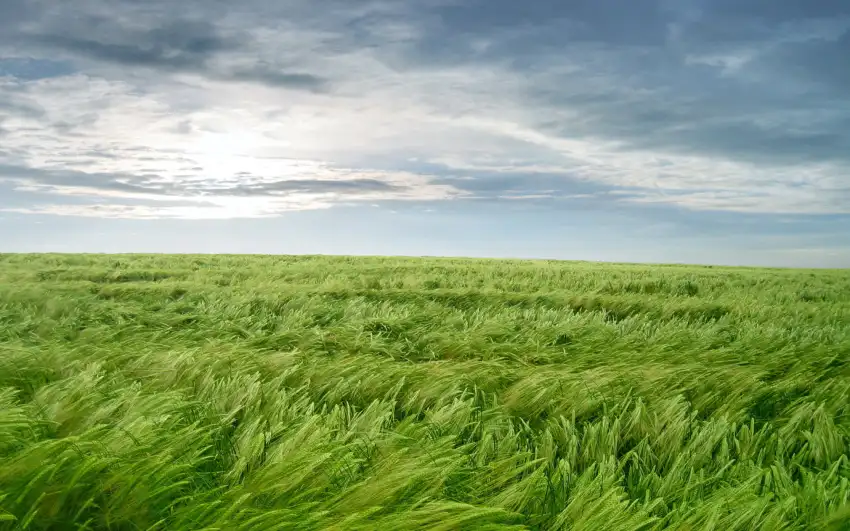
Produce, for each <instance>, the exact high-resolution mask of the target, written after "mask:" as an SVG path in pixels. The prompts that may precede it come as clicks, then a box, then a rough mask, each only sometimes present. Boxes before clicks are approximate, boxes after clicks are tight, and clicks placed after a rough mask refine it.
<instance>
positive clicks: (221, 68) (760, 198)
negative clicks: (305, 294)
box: [0, 0, 850, 267]
mask: <svg viewBox="0 0 850 531" xmlns="http://www.w3.org/2000/svg"><path fill="white" fill-rule="evenodd" d="M0 251H109V252H113V251H121V252H124V251H140V252H141V251H153V252H259V253H329V254H338V253H346V254H393V255H396V254H412V255H466V256H494V257H499V256H512V257H544V258H564V259H588V260H615V261H652V262H702V263H717V264H762V265H778V266H828V267H848V266H850V2H848V1H847V0H570V1H565V0H522V1H518V0H408V1H402V0H371V1H367V0H283V1H274V2H270V1H267V0H242V1H240V2H232V1H224V0H180V1H172V0H144V1H142V0H74V1H72V2H57V1H55V0H2V1H0Z"/></svg>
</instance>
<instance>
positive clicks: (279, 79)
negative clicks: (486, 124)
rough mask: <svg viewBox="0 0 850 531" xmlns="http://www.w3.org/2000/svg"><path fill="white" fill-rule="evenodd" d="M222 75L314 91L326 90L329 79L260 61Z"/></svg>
mask: <svg viewBox="0 0 850 531" xmlns="http://www.w3.org/2000/svg"><path fill="white" fill-rule="evenodd" d="M221 77H224V78H226V79H231V80H235V81H256V82H259V83H262V84H265V85H270V86H279V87H288V88H296V89H304V90H309V91H312V92H321V91H324V90H325V89H326V88H327V86H328V80H327V79H324V78H322V77H320V76H315V75H312V74H305V73H298V72H287V71H286V70H284V69H282V68H274V67H272V66H270V65H269V64H268V63H259V64H257V65H254V66H251V67H249V68H237V69H234V70H232V71H230V72H225V73H222V74H221Z"/></svg>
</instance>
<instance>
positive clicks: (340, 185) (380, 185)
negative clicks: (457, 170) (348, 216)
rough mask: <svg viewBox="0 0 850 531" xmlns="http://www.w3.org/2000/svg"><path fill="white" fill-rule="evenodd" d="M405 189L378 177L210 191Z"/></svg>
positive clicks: (296, 181)
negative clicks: (377, 178) (379, 179)
mask: <svg viewBox="0 0 850 531" xmlns="http://www.w3.org/2000/svg"><path fill="white" fill-rule="evenodd" d="M403 189H404V187H402V186H398V185H394V184H390V183H387V182H384V181H378V180H376V179H349V180H327V179H287V180H281V181H272V182H263V183H257V184H251V185H242V184H240V185H236V186H231V187H225V188H220V189H215V190H208V191H213V192H215V193H225V194H227V195H240V196H256V195H260V196H263V195H275V194H280V193H291V192H301V193H335V194H351V193H363V192H390V191H398V190H403Z"/></svg>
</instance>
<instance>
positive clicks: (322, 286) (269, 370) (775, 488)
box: [0, 255, 850, 531]
mask: <svg viewBox="0 0 850 531" xmlns="http://www.w3.org/2000/svg"><path fill="white" fill-rule="evenodd" d="M848 359H850V271H837V270H833V271H830V270H818V271H809V270H779V269H748V268H719V267H714V268H711V267H690V266H649V265H615V264H590V263H572V262H549V261H507V260H504V261H488V260H462V259H424V258H423V259H414V258H406V259H403V258H347V257H336V258H334V257H317V256H304V257H288V256H276V257H271V256H221V255H209V256H196V255H193V256H190V255H183V256H154V255H111V256H109V255H0V529H33V530H41V529H51V530H53V529H60V530H64V529H68V530H71V529H73V530H85V529H89V530H95V529H109V530H140V529H143V530H189V529H192V530H199V529H204V530H213V529H218V530H272V529H280V530H289V529H297V530H313V529H315V530H318V529H333V530H340V531H343V530H346V531H347V530H412V529H434V530H455V529H481V530H501V529H516V530H519V529H546V530H549V529H552V530H556V529H562V530H597V529H598V530H612V531H615V530H637V529H643V530H651V529H681V530H710V529H717V530H723V531H731V530H753V529H768V530H780V529H783V530H785V529H788V530H791V529H833V530H839V529H848V528H850V527H848V526H850V462H848V443H850V363H848Z"/></svg>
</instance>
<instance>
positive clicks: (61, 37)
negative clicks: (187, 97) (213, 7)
mask: <svg viewBox="0 0 850 531" xmlns="http://www.w3.org/2000/svg"><path fill="white" fill-rule="evenodd" d="M45 29H49V30H50V32H42V33H32V34H28V35H26V38H29V39H30V40H31V41H32V42H33V43H34V44H37V45H42V46H46V47H49V48H58V49H61V50H64V51H66V52H70V53H73V54H78V55H81V56H85V57H89V58H92V59H97V60H102V61H109V62H114V63H119V64H122V65H126V66H148V67H156V68H162V69H175V70H198V69H203V68H205V67H206V63H207V61H209V59H210V58H211V57H212V56H213V55H215V54H216V53H218V52H221V51H224V50H228V49H234V48H236V47H237V46H238V42H235V41H231V40H229V39H227V38H226V37H224V36H222V35H220V34H218V32H217V31H216V29H215V26H214V25H212V24H211V23H209V22H204V21H187V20H174V21H168V22H165V23H164V24H163V25H162V26H160V27H154V28H145V29H142V30H138V29H133V28H128V27H125V26H122V25H121V24H119V23H117V22H116V21H114V20H112V19H109V18H106V17H96V16H90V17H83V18H80V19H77V20H76V21H75V24H73V25H71V26H64V25H63V26H62V27H59V28H56V27H52V28H45Z"/></svg>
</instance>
